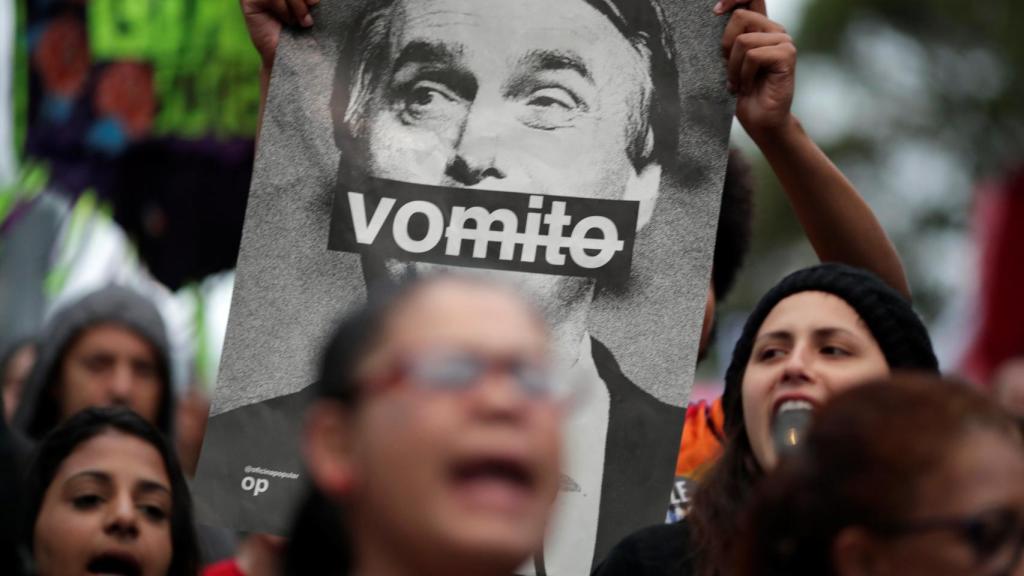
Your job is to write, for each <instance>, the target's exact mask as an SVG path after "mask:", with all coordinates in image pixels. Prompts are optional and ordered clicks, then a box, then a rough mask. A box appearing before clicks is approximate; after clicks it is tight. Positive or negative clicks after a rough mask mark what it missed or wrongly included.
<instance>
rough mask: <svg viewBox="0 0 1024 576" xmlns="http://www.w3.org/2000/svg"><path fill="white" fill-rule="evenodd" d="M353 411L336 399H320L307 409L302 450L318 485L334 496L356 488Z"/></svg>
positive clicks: (341, 496)
mask: <svg viewBox="0 0 1024 576" xmlns="http://www.w3.org/2000/svg"><path fill="white" fill-rule="evenodd" d="M352 434H353V432H352V413H351V411H350V410H349V409H348V408H346V407H345V406H344V405H343V404H342V403H340V402H338V401H336V400H317V401H316V402H314V403H313V405H312V406H310V407H309V410H308V411H307V412H306V426H305V430H304V431H303V440H302V451H303V455H304V456H305V458H306V467H307V468H308V470H309V475H310V477H311V478H312V479H313V483H314V484H315V485H316V487H317V488H318V489H319V490H320V491H321V492H323V493H324V494H325V495H327V496H328V497H330V498H331V499H332V500H341V499H343V498H345V497H346V496H347V495H348V493H349V492H350V491H351V489H352V485H353V483H354V480H355V474H354V470H353V465H352V444H353V442H352Z"/></svg>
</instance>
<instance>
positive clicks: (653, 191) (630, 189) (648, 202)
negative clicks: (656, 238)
mask: <svg viewBox="0 0 1024 576" xmlns="http://www.w3.org/2000/svg"><path fill="white" fill-rule="evenodd" d="M647 141H648V144H647V145H645V146H644V147H645V148H649V149H653V145H654V131H653V130H649V131H648V132H647ZM659 188H661V164H658V162H657V161H655V160H653V159H652V160H649V161H648V162H647V164H646V165H645V166H644V167H643V168H641V169H640V170H639V171H638V172H636V173H632V174H630V175H629V182H628V183H626V196H625V198H623V200H633V201H636V202H639V203H640V210H639V213H638V214H637V219H636V231H637V232H639V231H641V230H643V228H644V226H646V225H647V223H648V222H650V221H651V216H652V215H653V214H654V205H655V203H656V202H657V200H658V189H659Z"/></svg>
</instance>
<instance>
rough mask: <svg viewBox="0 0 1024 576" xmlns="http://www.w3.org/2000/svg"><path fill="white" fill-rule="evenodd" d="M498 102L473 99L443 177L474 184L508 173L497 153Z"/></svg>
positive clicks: (500, 133) (500, 130)
mask: <svg viewBox="0 0 1024 576" xmlns="http://www.w3.org/2000/svg"><path fill="white" fill-rule="evenodd" d="M501 110H502V107H501V104H500V102H499V103H488V102H480V101H478V102H474V103H473V105H472V107H470V109H469V114H467V116H466V119H465V123H464V125H463V127H462V131H461V133H460V134H459V139H458V141H457V142H456V143H455V149H454V153H453V154H452V157H451V159H450V160H449V162H448V165H447V166H446V167H445V176H447V177H448V178H449V179H451V180H452V181H454V183H456V184H459V185H462V186H475V185H477V184H480V183H481V182H484V181H485V180H488V179H490V180H504V179H505V178H506V177H507V176H508V174H507V172H506V170H505V168H504V167H503V166H501V162H502V159H501V158H500V157H499V156H500V149H501V144H502V141H503V131H504V127H505V126H507V124H508V120H507V119H506V118H504V117H503V114H502V111H501Z"/></svg>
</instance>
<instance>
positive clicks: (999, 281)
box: [963, 168, 1024, 383]
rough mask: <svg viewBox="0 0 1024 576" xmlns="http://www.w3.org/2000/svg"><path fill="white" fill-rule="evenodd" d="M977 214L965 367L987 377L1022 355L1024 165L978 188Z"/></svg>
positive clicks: (972, 374) (978, 378)
mask: <svg viewBox="0 0 1024 576" xmlns="http://www.w3.org/2000/svg"><path fill="white" fill-rule="evenodd" d="M975 218H976V220H975V229H976V232H977V239H978V242H979V244H980V246H981V251H982V253H981V278H980V289H979V291H978V308H979V310H978V312H979V322H978V325H977V331H976V334H975V337H974V340H973V342H972V343H971V346H970V348H969V349H968V353H967V357H966V360H965V364H964V366H963V371H964V372H965V373H966V374H967V375H968V376H970V377H971V378H972V379H974V380H976V381H978V382H982V383H987V382H988V381H989V380H990V378H991V377H992V374H993V372H995V370H996V369H998V368H999V365H1000V364H1002V363H1003V362H1005V361H1006V360H1008V359H1011V358H1013V357H1016V356H1021V355H1024V288H1022V287H1024V168H1021V169H1019V170H1018V171H1016V172H1015V173H1014V174H1012V175H1011V176H1010V177H1008V178H1007V179H1006V180H1005V181H1003V182H1000V183H998V184H995V185H991V186H986V187H982V188H981V189H979V191H978V197H977V206H976V210H975ZM965 336H966V334H965Z"/></svg>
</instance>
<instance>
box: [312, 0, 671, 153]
mask: <svg viewBox="0 0 1024 576" xmlns="http://www.w3.org/2000/svg"><path fill="white" fill-rule="evenodd" d="M582 1H584V2H586V3H587V4H589V5H590V6H592V7H594V9H596V10H597V11H598V12H600V13H601V14H603V15H604V16H605V17H606V18H608V19H609V20H610V21H611V23H612V24H613V25H614V26H615V28H616V29H617V30H619V32H621V33H622V35H623V36H624V37H625V38H626V40H627V41H629V42H630V44H632V45H633V47H634V48H635V49H636V50H637V51H638V52H639V53H640V54H641V55H642V56H644V58H645V59H646V60H647V62H648V70H647V71H646V72H647V74H648V75H649V77H650V79H651V95H650V96H651V97H650V100H649V101H646V102H645V110H644V113H645V114H644V116H642V117H640V118H638V120H639V122H640V124H639V126H640V128H641V129H640V130H638V134H637V136H636V137H635V138H634V140H633V141H632V142H631V143H630V146H629V150H628V153H629V155H630V158H631V159H632V161H633V164H634V166H635V167H636V168H638V169H639V168H641V167H643V166H644V165H646V164H647V163H649V162H651V161H652V160H657V161H659V162H660V163H661V164H662V166H670V165H671V163H673V162H674V160H675V158H676V150H677V148H678V141H679V122H680V114H681V112H680V109H681V105H680V102H679V78H678V76H679V74H678V71H677V69H676V64H675V57H674V48H673V44H672V40H671V38H670V36H669V30H668V27H667V26H666V25H665V18H664V15H663V13H662V9H661V7H660V6H659V4H658V3H657V0H582ZM395 2H396V0H366V2H365V3H364V5H363V6H361V7H360V11H359V14H358V15H356V16H355V17H354V18H353V19H352V22H353V24H352V25H351V26H350V27H349V30H348V33H346V34H345V36H344V37H343V38H342V42H341V49H340V55H339V59H338V65H337V67H336V69H335V77H334V90H333V92H332V94H331V111H332V115H333V118H334V127H335V142H336V144H337V146H338V148H339V149H340V150H341V151H342V153H343V155H354V154H358V150H359V149H358V147H357V146H354V145H353V144H354V140H355V139H356V138H357V137H358V135H359V134H360V132H361V131H362V123H363V121H364V120H365V118H364V117H363V116H362V114H361V111H362V110H363V109H364V107H365V105H366V104H367V99H368V98H369V95H370V91H369V90H368V89H369V88H371V87H373V86H378V85H380V83H381V82H382V76H383V75H385V74H387V73H388V70H390V66H389V62H388V61H389V58H390V52H389V48H390V46H389V42H388V41H389V38H390V35H391V30H390V17H391V9H392V8H393V6H394V4H395ZM352 112H354V113H352ZM648 129H650V130H652V131H653V133H654V146H653V149H652V150H651V151H650V154H646V155H645V144H646V140H647V132H648ZM356 162H357V163H358V162H360V160H359V159H358V158H357V160H356Z"/></svg>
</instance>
